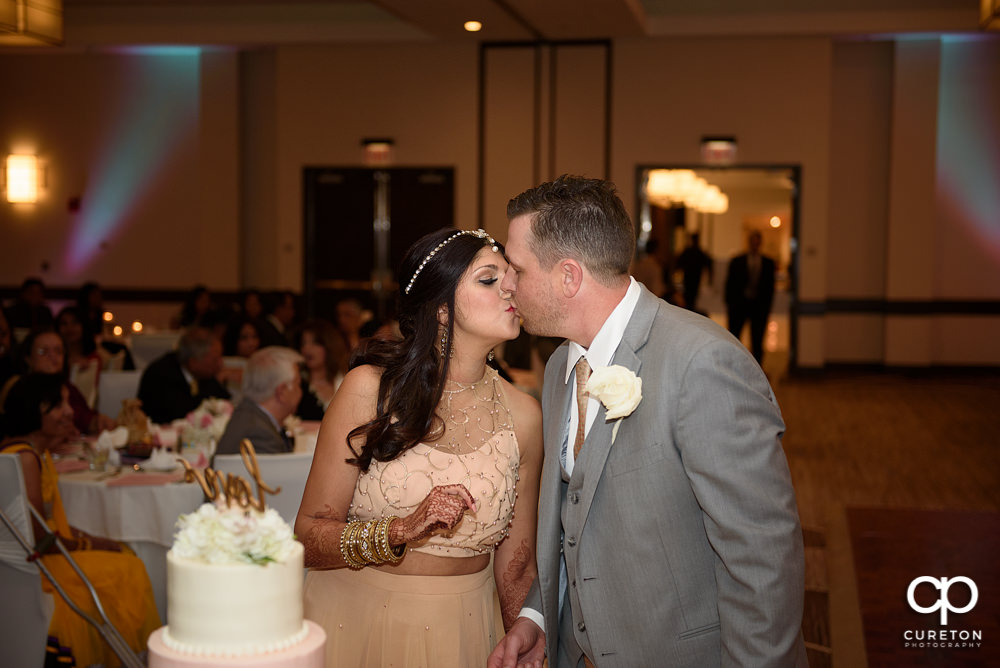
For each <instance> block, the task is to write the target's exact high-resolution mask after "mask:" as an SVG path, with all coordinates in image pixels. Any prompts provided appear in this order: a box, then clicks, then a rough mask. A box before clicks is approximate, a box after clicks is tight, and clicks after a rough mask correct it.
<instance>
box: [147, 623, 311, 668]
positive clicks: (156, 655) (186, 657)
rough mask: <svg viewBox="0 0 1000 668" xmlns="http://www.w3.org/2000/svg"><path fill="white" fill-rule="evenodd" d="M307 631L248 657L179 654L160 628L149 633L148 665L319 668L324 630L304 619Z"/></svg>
mask: <svg viewBox="0 0 1000 668" xmlns="http://www.w3.org/2000/svg"><path fill="white" fill-rule="evenodd" d="M305 624H306V626H307V627H309V632H308V633H307V634H306V637H305V639H304V640H303V641H302V642H300V643H298V644H296V645H295V646H293V647H289V648H288V649H283V650H281V651H278V652H269V653H267V654H257V655H251V656H234V657H219V656H195V655H192V654H181V653H180V652H177V651H174V650H172V649H170V648H169V647H167V646H166V645H165V644H164V643H163V629H164V627H160V628H158V629H156V630H155V631H153V634H152V635H151V636H149V643H148V644H149V668H219V667H222V666H257V667H259V668H323V663H324V653H325V648H326V633H325V632H324V631H323V629H321V628H320V627H319V626H318V625H316V624H315V623H314V622H311V621H309V620H308V619H307V620H305Z"/></svg>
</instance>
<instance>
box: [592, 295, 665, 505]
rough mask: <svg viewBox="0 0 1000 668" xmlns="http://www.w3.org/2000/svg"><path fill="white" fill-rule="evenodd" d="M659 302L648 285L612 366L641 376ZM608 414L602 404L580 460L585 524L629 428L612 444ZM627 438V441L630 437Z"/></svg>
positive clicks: (640, 298) (612, 424)
mask: <svg viewBox="0 0 1000 668" xmlns="http://www.w3.org/2000/svg"><path fill="white" fill-rule="evenodd" d="M659 303H660V300H659V299H658V298H657V297H655V296H653V293H651V292H649V291H648V290H647V289H646V288H645V287H643V288H642V293H641V294H640V295H639V301H638V303H637V304H636V306H635V310H634V311H633V312H632V317H631V318H630V319H629V322H628V326H627V327H626V328H625V334H624V335H623V336H622V341H621V343H620V344H619V345H618V349H617V350H616V351H615V354H614V356H612V358H611V364H612V365H615V364H617V365H620V366H623V367H625V368H626V369H629V370H630V371H632V373H634V374H635V375H637V376H639V375H640V374H639V371H640V368H641V367H642V360H640V359H639V357H638V354H637V353H638V351H639V350H640V349H641V348H642V346H643V345H645V343H646V341H647V340H648V339H649V331H650V328H651V327H652V325H653V317H654V316H655V315H656V310H657V308H658V307H659ZM606 414H607V410H606V409H605V408H604V406H603V405H601V407H600V409H599V412H598V413H597V417H596V418H594V424H593V426H591V428H590V433H589V434H587V440H585V441H584V442H583V448H582V449H581V451H580V459H581V461H580V462H578V463H579V464H582V465H583V466H584V469H585V471H586V478H585V479H584V482H583V487H582V488H581V490H580V502H581V504H583V506H582V509H583V523H584V524H586V517H587V515H588V514H589V512H590V506H591V504H592V503H593V501H594V494H595V493H596V492H597V483H598V482H599V481H600V479H601V472H602V471H603V470H604V466H605V464H606V463H607V461H608V455H609V454H610V453H611V448H612V447H614V446H619V447H620V445H621V444H622V439H623V437H622V431H623V430H624V429H625V427H626V425H625V424H622V426H621V427H619V431H618V436H617V437H616V439H615V443H614V446H612V443H611V435H612V431H613V429H614V424H615V422H616V421H614V420H612V421H611V422H608V421H607V420H606V419H605V415H606ZM622 420H623V422H625V423H627V422H628V420H629V418H628V417H625V418H622ZM625 440H626V441H627V437H626V439H625ZM574 472H575V469H574Z"/></svg>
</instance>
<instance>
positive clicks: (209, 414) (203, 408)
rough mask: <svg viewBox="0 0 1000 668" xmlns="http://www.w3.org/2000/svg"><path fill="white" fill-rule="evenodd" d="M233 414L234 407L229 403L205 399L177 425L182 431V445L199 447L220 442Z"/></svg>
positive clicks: (221, 400) (223, 400)
mask: <svg viewBox="0 0 1000 668" xmlns="http://www.w3.org/2000/svg"><path fill="white" fill-rule="evenodd" d="M232 414H233V405H232V404H231V403H230V402H229V401H227V400H225V399H205V400H204V401H202V402H201V405H200V406H198V408H196V409H194V410H193V411H191V412H190V413H188V414H187V417H185V418H184V420H183V421H180V422H179V423H178V424H176V426H177V427H179V429H180V435H181V443H183V444H185V445H191V446H195V447H197V446H208V445H209V444H210V443H212V442H218V440H219V439H220V438H221V437H222V432H224V431H225V430H226V425H227V424H229V417H230V416H231V415H232Z"/></svg>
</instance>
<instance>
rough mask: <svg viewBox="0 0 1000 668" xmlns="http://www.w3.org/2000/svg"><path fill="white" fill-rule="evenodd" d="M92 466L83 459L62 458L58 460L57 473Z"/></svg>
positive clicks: (83, 469) (80, 469)
mask: <svg viewBox="0 0 1000 668" xmlns="http://www.w3.org/2000/svg"><path fill="white" fill-rule="evenodd" d="M89 468H90V464H88V463H87V462H86V461H85V460H83V459H60V460H59V461H57V462H56V473H73V472H74V471H86V470H87V469H89Z"/></svg>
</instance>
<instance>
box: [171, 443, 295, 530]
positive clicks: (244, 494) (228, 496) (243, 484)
mask: <svg viewBox="0 0 1000 668" xmlns="http://www.w3.org/2000/svg"><path fill="white" fill-rule="evenodd" d="M240 456H241V457H242V458H243V465H244V466H246V467H247V472H248V473H249V474H250V477H251V478H253V481H254V483H255V485H256V486H257V498H254V496H253V494H252V493H251V491H250V483H248V482H247V481H246V480H244V479H243V478H241V477H240V476H237V475H233V474H232V473H226V474H225V475H223V473H222V471H216V470H215V469H213V468H211V467H208V468H206V469H205V471H204V473H203V472H202V471H196V470H195V469H194V468H192V467H191V464H190V463H188V461H187V460H185V459H181V460H180V462H181V464H183V465H184V482H197V483H198V484H199V485H201V489H202V491H203V492H205V497H206V498H207V499H208V500H209V501H215V500H216V499H218V498H219V497H220V496H221V497H223V498H224V499H225V501H226V507H227V508H228V507H230V506H232V504H233V503H236V505H238V506H239V507H240V508H253V509H255V510H259V511H260V512H264V508H265V507H266V504H265V503H264V493H265V492H266V493H268V494H271V495H272V496H273V495H275V494H278V493H280V492H281V488H280V487H274V488H272V487H268V486H267V485H266V484H265V483H264V481H263V480H261V479H260V465H259V464H258V463H257V452H256V451H255V450H254V448H253V443H251V442H250V439H249V438H244V439H243V441H242V442H241V443H240Z"/></svg>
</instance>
